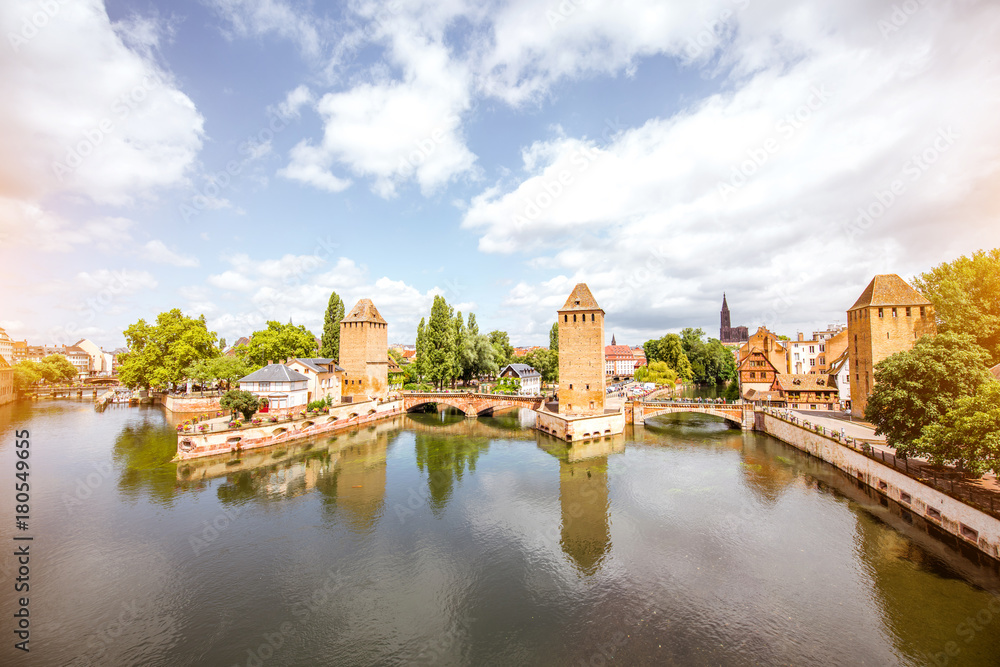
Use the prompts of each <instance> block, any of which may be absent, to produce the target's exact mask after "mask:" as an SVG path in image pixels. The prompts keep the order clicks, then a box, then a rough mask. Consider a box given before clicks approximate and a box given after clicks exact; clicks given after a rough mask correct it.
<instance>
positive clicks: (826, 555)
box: [0, 400, 1000, 667]
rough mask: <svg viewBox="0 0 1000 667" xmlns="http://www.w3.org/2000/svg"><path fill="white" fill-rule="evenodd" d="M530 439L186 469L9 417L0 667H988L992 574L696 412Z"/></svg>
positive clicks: (420, 426)
mask: <svg viewBox="0 0 1000 667" xmlns="http://www.w3.org/2000/svg"><path fill="white" fill-rule="evenodd" d="M529 426H530V413H527V412H522V413H511V414H506V415H502V416H499V417H497V418H491V419H479V420H466V419H464V418H463V417H462V416H461V415H457V416H456V415H452V414H447V413H442V414H421V415H408V416H403V417H397V418H396V419H395V420H394V421H386V422H382V423H380V424H378V425H377V426H372V427H365V428H361V429H359V430H357V431H354V432H349V433H342V434H340V435H338V436H337V437H332V438H331V437H324V438H319V439H316V440H315V441H312V442H309V443H305V444H302V445H300V446H297V447H290V448H287V447H286V448H280V449H273V450H267V451H263V452H260V451H258V452H256V453H249V454H247V453H245V454H244V455H243V457H242V459H210V460H208V459H203V460H200V461H195V462H190V463H186V464H181V465H179V466H178V465H175V464H172V463H169V459H170V458H171V456H172V455H173V452H174V447H175V444H176V437H175V434H174V428H173V426H172V424H171V423H170V420H169V419H168V418H167V417H166V416H165V413H164V412H163V411H162V410H161V409H159V408H124V407H118V408H110V409H108V410H107V411H106V412H104V413H100V414H98V413H95V412H94V410H93V408H92V407H91V405H90V404H89V403H88V402H78V401H73V400H57V401H49V402H41V403H20V404H16V405H14V406H6V407H3V408H0V436H2V439H0V471H3V473H2V475H0V479H3V480H4V481H3V482H2V483H0V507H2V509H3V521H2V527H0V539H3V540H4V542H5V544H6V545H7V547H5V548H4V553H5V556H3V557H2V560H0V568H2V570H3V572H2V574H3V580H4V585H3V593H2V595H0V616H2V618H3V619H5V620H4V621H3V622H2V623H3V626H4V627H3V628H2V632H0V636H2V637H4V640H3V646H2V647H0V664H4V665H8V664H22V663H23V664H31V665H90V664H93V665H170V666H176V665H220V666H224V667H228V666H232V665H246V666H257V667H261V666H264V665H404V664H427V665H449V664H455V665H458V664H463V665H606V664H612V663H613V664H627V665H631V664H646V665H685V666H688V665H935V664H936V665H945V664H947V665H997V664H1000V598H998V597H997V594H998V593H1000V579H998V575H997V570H996V568H995V566H994V565H992V564H991V563H988V562H980V561H979V560H978V559H977V558H976V557H975V555H974V554H969V553H965V552H961V551H959V549H958V547H956V545H954V544H953V542H951V541H948V540H943V539H939V538H937V537H935V536H933V535H930V534H928V533H927V532H926V529H925V528H924V527H923V526H922V525H921V523H920V519H919V518H914V517H909V521H908V520H907V518H906V516H905V515H904V513H903V512H901V511H900V510H899V508H898V507H896V506H894V505H891V504H890V505H889V506H888V507H885V506H883V505H882V504H881V503H880V502H879V499H878V497H877V495H874V494H872V495H869V494H868V493H866V492H865V491H863V490H861V489H859V488H858V486H857V485H856V483H854V482H852V481H851V480H850V479H849V478H847V477H845V476H844V475H842V474H841V473H840V472H838V471H837V470H835V469H833V468H831V467H829V466H827V465H825V464H823V463H822V462H819V461H817V460H815V459H811V458H809V457H808V456H806V455H804V454H801V453H800V452H798V451H797V450H795V449H793V448H791V447H788V446H785V445H784V444H782V443H780V442H778V441H776V440H773V439H771V438H768V437H766V436H761V435H756V434H744V433H742V432H740V431H738V430H732V429H730V428H728V427H727V426H726V425H725V424H724V423H722V422H720V421H716V420H715V419H713V418H711V417H707V416H699V415H680V416H674V417H667V418H663V419H662V420H660V421H657V422H656V423H655V424H653V425H650V426H647V427H636V428H635V429H634V430H633V429H631V428H630V430H629V431H628V432H627V433H626V435H625V437H618V438H615V439H611V440H606V441H604V442H602V443H597V444H594V445H588V446H585V447H581V446H579V445H577V446H574V448H572V449H570V448H567V447H566V446H565V444H564V443H561V442H560V441H558V440H555V439H553V438H551V437H549V436H546V435H544V434H541V433H539V432H536V431H533V430H531V429H530V428H529ZM15 428H16V429H27V430H28V431H29V432H30V438H29V439H30V451H31V456H30V459H29V461H30V465H31V468H30V472H31V476H30V481H31V501H30V505H31V507H30V517H31V518H30V524H29V530H28V531H17V530H16V529H15V528H14V525H13V524H14V521H13V514H14V489H13V484H14V481H15V480H14V465H15V461H16V459H15V448H14V442H15V437H14V430H15ZM15 534H16V535H17V536H25V535H29V536H31V537H33V538H34V539H33V541H31V542H30V550H31V560H30V602H29V608H30V619H31V626H30V628H31V630H30V631H31V636H30V637H31V638H30V648H31V652H30V654H29V655H28V656H25V655H24V654H22V653H21V652H19V651H16V650H14V648H13V644H14V641H16V639H15V638H14V636H13V632H12V631H13V629H14V623H13V614H14V612H15V611H16V609H17V608H18V607H17V603H16V600H15V594H14V593H13V591H12V586H11V580H12V578H13V577H14V576H15V574H14V573H15V568H16V566H15V564H14V563H13V558H12V557H11V556H10V555H6V554H9V553H12V552H13V547H12V546H11V545H14V544H15V542H14V541H13V539H12V538H13V537H14V536H15ZM17 544H23V542H19V543H17ZM18 595H22V594H18ZM29 658H30V659H29Z"/></svg>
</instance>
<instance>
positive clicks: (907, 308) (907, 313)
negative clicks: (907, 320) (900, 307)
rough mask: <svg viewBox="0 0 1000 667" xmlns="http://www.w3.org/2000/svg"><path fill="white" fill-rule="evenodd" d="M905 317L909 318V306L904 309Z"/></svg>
mask: <svg viewBox="0 0 1000 667" xmlns="http://www.w3.org/2000/svg"><path fill="white" fill-rule="evenodd" d="M906 316H907V317H909V316H910V307H909V306H907V307H906Z"/></svg>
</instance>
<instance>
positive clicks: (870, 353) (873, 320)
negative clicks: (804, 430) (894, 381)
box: [847, 273, 937, 417]
mask: <svg viewBox="0 0 1000 667" xmlns="http://www.w3.org/2000/svg"><path fill="white" fill-rule="evenodd" d="M936 333H937V324H936V323H935V321H934V306H932V305H931V302H930V301H928V300H927V299H926V298H924V296H923V295H922V294H920V292H918V291H917V290H915V289H913V288H912V287H910V286H909V285H908V284H907V283H906V281H904V280H903V279H902V278H900V277H899V276H897V275H896V274H894V273H890V274H886V275H878V276H875V277H874V278H873V279H872V281H871V282H870V283H868V287H866V288H865V291H864V292H862V293H861V296H860V297H858V300H857V301H856V302H855V303H854V305H853V306H851V308H850V310H848V311H847V356H848V361H849V363H850V365H851V368H850V374H851V379H850V385H851V414H853V415H854V416H855V417H863V416H864V414H865V407H866V406H867V405H868V397H869V396H870V395H871V393H872V389H874V388H875V376H874V368H875V365H876V364H877V363H878V362H880V361H882V360H883V359H885V358H886V357H888V356H891V355H893V354H895V353H897V352H905V351H906V350H909V349H910V348H912V347H913V344H914V343H915V342H916V340H917V339H918V338H920V337H921V336H924V335H928V334H929V335H934V334H936Z"/></svg>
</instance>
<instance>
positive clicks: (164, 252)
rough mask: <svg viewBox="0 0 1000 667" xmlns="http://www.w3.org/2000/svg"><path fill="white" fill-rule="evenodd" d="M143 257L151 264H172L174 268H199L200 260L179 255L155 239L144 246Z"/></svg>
mask: <svg viewBox="0 0 1000 667" xmlns="http://www.w3.org/2000/svg"><path fill="white" fill-rule="evenodd" d="M143 256H144V257H145V258H146V259H148V260H150V261H151V262H156V263H158V264H172V265H173V266H181V267H194V266H198V260H197V259H196V258H195V257H192V256H190V255H181V254H178V253H177V252H175V251H173V250H171V249H170V248H168V247H167V246H166V245H165V244H164V243H163V241H160V240H158V239H154V240H152V241H150V242H149V243H147V244H146V245H144V246H143Z"/></svg>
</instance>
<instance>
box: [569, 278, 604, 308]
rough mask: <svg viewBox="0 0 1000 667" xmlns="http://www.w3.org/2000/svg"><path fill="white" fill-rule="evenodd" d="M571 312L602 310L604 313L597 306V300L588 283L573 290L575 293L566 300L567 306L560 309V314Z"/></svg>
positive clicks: (571, 293)
mask: <svg viewBox="0 0 1000 667" xmlns="http://www.w3.org/2000/svg"><path fill="white" fill-rule="evenodd" d="M570 310H600V311H601V312H602V313H603V312H604V311H603V310H601V307H600V306H598V305H597V299H595V298H594V295H593V294H591V293H590V288H589V287H587V283H579V284H578V285H577V286H576V287H574V288H573V291H572V292H570V294H569V298H568V299H566V304H565V305H564V306H563V307H562V308H560V309H559V312H560V313H561V312H563V311H570Z"/></svg>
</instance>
